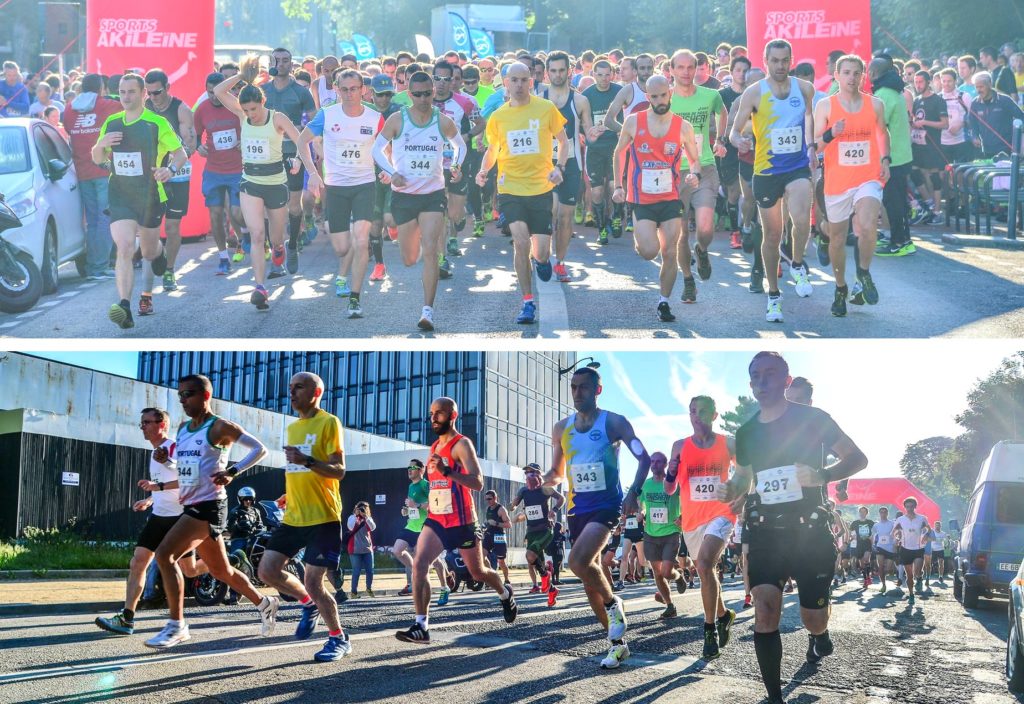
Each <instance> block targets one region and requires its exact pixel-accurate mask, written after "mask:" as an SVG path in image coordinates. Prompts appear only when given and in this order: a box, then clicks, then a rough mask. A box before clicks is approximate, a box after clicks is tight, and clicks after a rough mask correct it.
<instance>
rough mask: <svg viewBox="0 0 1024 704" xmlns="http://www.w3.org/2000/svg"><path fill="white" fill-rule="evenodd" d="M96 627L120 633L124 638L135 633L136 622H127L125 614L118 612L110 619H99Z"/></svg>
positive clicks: (101, 617)
mask: <svg viewBox="0 0 1024 704" xmlns="http://www.w3.org/2000/svg"><path fill="white" fill-rule="evenodd" d="M96 625H97V626H99V627H100V628H102V629H103V630H104V631H110V632H111V633H120V634H121V635H123V636H130V635H131V634H132V633H135V621H128V620H125V617H124V612H121V611H118V612H117V613H116V614H114V615H113V616H111V617H110V618H104V617H103V616H100V617H98V618H97V619H96Z"/></svg>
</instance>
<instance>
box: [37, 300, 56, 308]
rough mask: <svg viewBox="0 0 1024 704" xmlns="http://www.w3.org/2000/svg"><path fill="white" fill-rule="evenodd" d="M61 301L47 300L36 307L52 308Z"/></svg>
mask: <svg viewBox="0 0 1024 704" xmlns="http://www.w3.org/2000/svg"><path fill="white" fill-rule="evenodd" d="M58 303H60V301H47V302H46V303H40V304H39V305H37V306H36V308H52V307H53V306H55V305H57V304H58Z"/></svg>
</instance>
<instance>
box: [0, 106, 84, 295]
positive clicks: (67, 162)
mask: <svg viewBox="0 0 1024 704" xmlns="http://www.w3.org/2000/svg"><path fill="white" fill-rule="evenodd" d="M0 193H3V194H4V198H5V200H6V201H7V204H8V205H10V206H11V208H12V209H13V210H14V212H15V213H16V214H17V215H18V217H19V218H20V219H21V222H22V226H21V227H19V228H17V229H14V230H8V231H7V232H5V233H4V235H3V236H4V239H6V240H7V241H8V242H10V243H11V244H13V245H14V246H15V247H17V248H19V249H22V250H25V251H26V252H28V253H29V254H30V255H32V259H33V260H34V261H35V263H36V264H37V265H38V266H39V270H40V271H41V272H42V274H43V293H53V292H54V291H56V290H57V286H58V283H59V276H58V273H57V270H58V268H59V267H60V265H61V264H63V263H64V262H68V261H74V262H75V264H76V266H77V267H78V273H79V274H84V271H85V231H84V228H83V222H82V212H83V211H82V199H81V193H80V191H79V190H78V176H77V175H76V174H75V165H74V161H73V160H72V158H71V147H70V146H69V145H68V143H67V142H65V141H64V138H63V137H62V136H61V134H60V133H59V132H58V131H57V130H55V129H54V128H53V127H52V126H51V125H49V124H47V123H46V122H44V121H42V120H36V119H30V118H27V117H12V118H4V119H0Z"/></svg>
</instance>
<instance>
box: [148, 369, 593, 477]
mask: <svg viewBox="0 0 1024 704" xmlns="http://www.w3.org/2000/svg"><path fill="white" fill-rule="evenodd" d="M575 362H576V353H575V352H403V351H390V352H379V351H377V352H174V351H169V352H141V353H140V354H139V374H138V375H139V379H140V380H141V381H146V382H149V383H153V384H160V385H163V386H171V387H174V386H176V385H177V380H178V379H179V378H180V377H182V376H184V375H186V374H205V375H206V376H208V377H210V380H211V381H212V382H213V388H214V395H215V396H217V397H218V398H223V399H226V400H230V401H234V402H236V403H241V404H245V405H249V406H255V407H257V408H263V409H266V410H269V411H275V412H278V413H289V412H290V405H289V400H288V380H289V379H290V378H291V376H292V375H293V374H294V373H296V372H299V371H309V372H313V373H314V374H317V375H319V376H320V377H321V378H322V379H323V380H324V384H325V386H326V390H325V393H324V402H323V407H324V408H325V409H327V410H329V411H330V412H331V413H334V414H335V415H337V416H338V417H339V418H341V421H342V423H343V424H344V425H345V426H346V427H348V428H354V429H358V430H362V431H364V432H367V433H373V434H375V435H383V436H387V437H391V438H396V439H399V440H405V441H408V442H414V443H423V444H430V442H431V441H432V440H433V434H432V433H431V431H430V422H429V418H428V417H427V416H428V411H429V407H430V402H431V400H433V399H434V398H437V397H439V396H450V397H451V398H454V399H455V401H456V402H457V403H458V404H459V411H460V415H461V420H460V421H459V424H458V427H459V430H460V431H461V432H462V433H463V434H464V435H466V436H468V437H469V438H470V439H471V440H472V441H473V442H474V444H475V445H476V447H477V451H478V453H479V454H480V456H481V457H486V458H488V459H492V460H495V461H497V462H501V463H508V464H511V465H515V466H520V467H521V466H523V465H525V464H527V463H529V462H538V463H540V464H541V465H542V466H547V465H548V464H549V463H550V461H551V443H550V435H551V428H552V427H553V426H554V424H555V422H556V421H557V420H558V419H559V418H560V417H563V416H565V415H568V414H569V413H571V412H572V398H571V396H570V394H569V377H568V375H560V374H559V370H561V369H565V368H567V367H569V366H570V365H572V364H574V363H575Z"/></svg>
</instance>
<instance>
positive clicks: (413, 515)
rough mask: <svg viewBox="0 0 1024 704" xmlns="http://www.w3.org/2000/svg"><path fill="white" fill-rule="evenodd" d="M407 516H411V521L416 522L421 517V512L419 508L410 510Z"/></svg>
mask: <svg viewBox="0 0 1024 704" xmlns="http://www.w3.org/2000/svg"><path fill="white" fill-rule="evenodd" d="M406 514H407V515H408V516H409V520H412V521H415V520H418V519H419V517H420V510H419V508H410V509H409V510H408V511H406Z"/></svg>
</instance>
